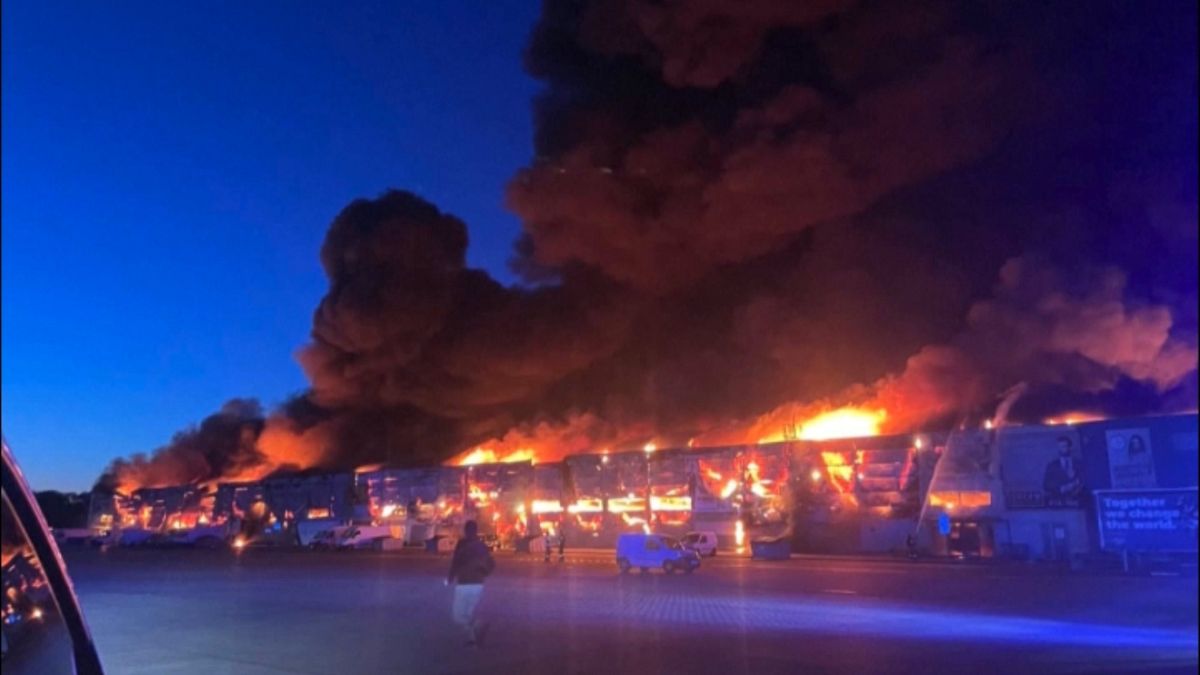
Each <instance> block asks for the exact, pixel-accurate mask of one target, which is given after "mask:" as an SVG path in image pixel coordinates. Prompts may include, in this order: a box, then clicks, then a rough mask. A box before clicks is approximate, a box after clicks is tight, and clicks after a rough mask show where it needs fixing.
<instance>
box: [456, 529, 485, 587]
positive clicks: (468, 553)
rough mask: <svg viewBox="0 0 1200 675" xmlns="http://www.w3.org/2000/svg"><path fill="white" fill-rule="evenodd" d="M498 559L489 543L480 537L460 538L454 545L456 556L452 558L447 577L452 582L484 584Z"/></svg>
mask: <svg viewBox="0 0 1200 675" xmlns="http://www.w3.org/2000/svg"><path fill="white" fill-rule="evenodd" d="M495 567H496V561H495V560H493V559H492V552H491V551H489V550H488V547H487V544H485V543H483V541H482V540H480V539H479V538H478V537H471V538H469V539H460V540H459V542H458V545H457V546H455V547H454V557H453V558H452V559H451V560H450V573H449V574H448V575H447V576H446V579H447V580H448V581H449V582H450V583H459V584H482V583H483V580H484V579H486V578H487V576H488V575H489V574H491V573H492V570H493V569H495Z"/></svg>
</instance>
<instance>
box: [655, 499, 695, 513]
mask: <svg viewBox="0 0 1200 675" xmlns="http://www.w3.org/2000/svg"><path fill="white" fill-rule="evenodd" d="M650 510H651V511H691V510H692V498H691V497H651V498H650Z"/></svg>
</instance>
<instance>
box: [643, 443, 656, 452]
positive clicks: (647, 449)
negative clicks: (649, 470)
mask: <svg viewBox="0 0 1200 675" xmlns="http://www.w3.org/2000/svg"><path fill="white" fill-rule="evenodd" d="M657 449H658V446H657V445H655V444H654V443H647V444H645V445H643V446H642V450H643V451H644V452H645V453H646V454H649V453H651V452H654V451H655V450H657Z"/></svg>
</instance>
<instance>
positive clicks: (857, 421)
mask: <svg viewBox="0 0 1200 675" xmlns="http://www.w3.org/2000/svg"><path fill="white" fill-rule="evenodd" d="M885 419H887V411H886V410H869V409H866V408H855V407H850V406H848V407H845V408H839V409H837V410H831V411H829V412H827V413H823V414H821V415H817V416H816V417H814V418H812V419H810V420H808V421H807V422H805V423H804V424H802V425H801V427H800V433H799V437H800V439H801V440H805V441H825V440H829V439H832V438H862V437H865V436H878V435H879V427H880V426H881V425H882V424H883V421H884V420H885Z"/></svg>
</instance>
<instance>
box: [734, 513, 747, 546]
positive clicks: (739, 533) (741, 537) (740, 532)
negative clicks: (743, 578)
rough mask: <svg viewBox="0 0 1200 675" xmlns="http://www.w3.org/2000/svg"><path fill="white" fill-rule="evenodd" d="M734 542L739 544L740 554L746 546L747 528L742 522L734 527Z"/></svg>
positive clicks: (738, 522)
mask: <svg viewBox="0 0 1200 675" xmlns="http://www.w3.org/2000/svg"><path fill="white" fill-rule="evenodd" d="M733 541H734V543H735V544H737V547H738V552H739V553H740V552H741V550H742V547H743V546H745V545H746V526H745V524H743V523H742V521H740V520H739V521H737V524H736V525H734V530H733Z"/></svg>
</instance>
